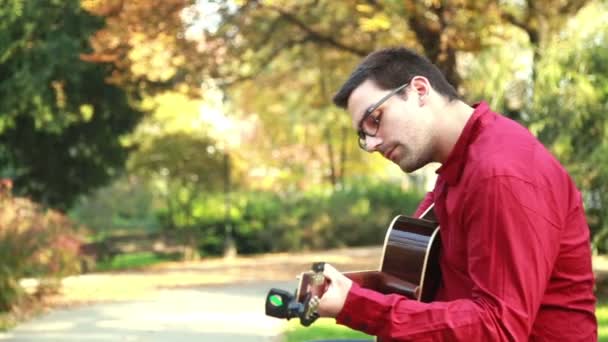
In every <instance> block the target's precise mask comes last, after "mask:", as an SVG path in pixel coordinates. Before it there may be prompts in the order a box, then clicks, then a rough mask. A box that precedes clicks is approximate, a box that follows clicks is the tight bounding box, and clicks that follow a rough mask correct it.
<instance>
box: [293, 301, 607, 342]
mask: <svg viewBox="0 0 608 342" xmlns="http://www.w3.org/2000/svg"><path fill="white" fill-rule="evenodd" d="M595 314H596V317H597V323H598V341H599V342H608V300H606V299H604V300H600V301H599V302H598V305H597V308H596V310H595ZM283 337H284V341H285V342H304V341H315V340H323V339H361V340H363V339H369V340H371V339H373V337H371V336H369V335H366V334H363V333H361V332H358V331H355V330H352V329H349V328H347V327H344V326H341V325H337V324H335V321H334V320H333V319H327V318H322V319H319V320H317V321H316V322H314V323H313V324H312V325H311V326H310V327H303V326H301V325H300V322H299V321H298V320H296V319H292V320H290V321H289V324H288V325H287V329H286V330H285V333H284V335H283Z"/></svg>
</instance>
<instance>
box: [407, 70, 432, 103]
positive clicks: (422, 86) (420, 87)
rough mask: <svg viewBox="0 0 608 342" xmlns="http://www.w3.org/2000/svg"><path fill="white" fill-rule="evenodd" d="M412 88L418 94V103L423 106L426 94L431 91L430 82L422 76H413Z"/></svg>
mask: <svg viewBox="0 0 608 342" xmlns="http://www.w3.org/2000/svg"><path fill="white" fill-rule="evenodd" d="M411 84H412V89H414V90H415V91H416V94H417V95H418V101H419V102H420V105H421V106H423V105H424V103H425V100H426V97H427V95H428V94H429V93H430V91H431V83H430V82H429V80H428V79H427V78H426V77H424V76H414V78H412V83H411Z"/></svg>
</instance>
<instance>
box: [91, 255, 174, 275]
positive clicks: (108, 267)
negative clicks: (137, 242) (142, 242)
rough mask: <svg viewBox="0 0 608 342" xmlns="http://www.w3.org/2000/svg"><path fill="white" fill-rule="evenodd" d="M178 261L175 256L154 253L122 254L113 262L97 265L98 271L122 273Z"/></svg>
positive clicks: (103, 262) (108, 261)
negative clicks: (121, 271)
mask: <svg viewBox="0 0 608 342" xmlns="http://www.w3.org/2000/svg"><path fill="white" fill-rule="evenodd" d="M175 260H178V257H177V255H175V254H159V253H152V252H139V253H129V254H120V255H117V256H115V257H114V258H112V259H111V260H105V261H102V262H99V263H97V264H96V265H95V270H96V271H120V270H133V269H138V268H144V267H147V266H151V265H154V264H158V263H161V262H165V261H175Z"/></svg>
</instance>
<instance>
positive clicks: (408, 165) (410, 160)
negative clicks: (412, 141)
mask: <svg viewBox="0 0 608 342" xmlns="http://www.w3.org/2000/svg"><path fill="white" fill-rule="evenodd" d="M402 148H403V151H404V156H403V157H402V158H401V160H399V163H398V165H399V168H401V170H402V171H403V172H405V173H412V172H414V171H416V170H419V169H421V168H422V167H424V166H425V165H427V164H429V163H430V162H431V159H432V158H431V153H430V151H429V149H428V148H421V149H418V151H413V150H412V149H411V148H409V147H407V146H404V145H402ZM416 152H417V153H416Z"/></svg>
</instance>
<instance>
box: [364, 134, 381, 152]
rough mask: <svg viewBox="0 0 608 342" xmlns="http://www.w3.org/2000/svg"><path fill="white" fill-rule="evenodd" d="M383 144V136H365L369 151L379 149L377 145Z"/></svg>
mask: <svg viewBox="0 0 608 342" xmlns="http://www.w3.org/2000/svg"><path fill="white" fill-rule="evenodd" d="M381 144H382V138H380V137H379V136H375V137H370V136H365V146H366V150H367V151H368V152H375V151H377V147H378V146H380V145H381Z"/></svg>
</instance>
